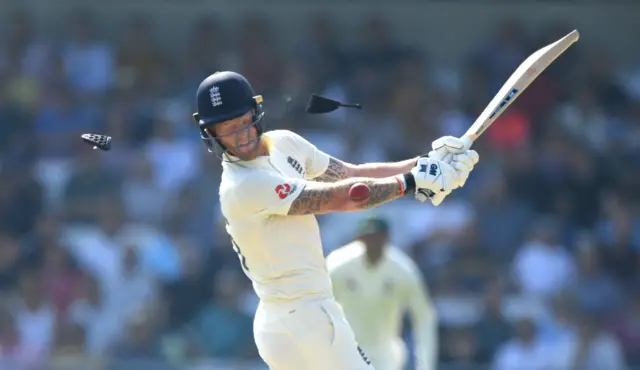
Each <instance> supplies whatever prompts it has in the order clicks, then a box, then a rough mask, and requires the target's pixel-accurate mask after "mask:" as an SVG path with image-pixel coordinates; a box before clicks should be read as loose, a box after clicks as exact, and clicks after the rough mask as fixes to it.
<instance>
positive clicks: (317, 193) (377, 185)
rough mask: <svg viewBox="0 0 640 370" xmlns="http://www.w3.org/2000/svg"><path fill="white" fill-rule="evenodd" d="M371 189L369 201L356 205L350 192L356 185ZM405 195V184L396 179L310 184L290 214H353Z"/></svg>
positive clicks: (364, 179) (296, 201)
mask: <svg viewBox="0 0 640 370" xmlns="http://www.w3.org/2000/svg"><path fill="white" fill-rule="evenodd" d="M359 182H361V183H365V184H367V185H368V186H369V189H370V193H369V198H368V199H367V200H366V201H364V202H362V203H356V202H355V201H353V200H351V199H350V198H349V189H350V188H351V186H352V185H354V184H356V183H359ZM401 196H402V185H401V184H400V183H399V182H398V181H397V180H396V179H395V178H392V177H390V178H385V179H367V178H353V179H347V180H343V181H339V182H336V183H332V184H326V183H319V182H310V183H308V184H307V187H306V188H305V189H304V190H303V191H302V192H301V193H300V195H299V196H298V198H297V199H296V200H294V201H293V203H292V204H291V208H289V213H288V214H289V215H308V214H321V213H328V212H349V211H358V210H363V209H369V208H375V207H377V206H379V205H381V204H384V203H386V202H389V201H391V200H394V199H397V198H399V197H401Z"/></svg>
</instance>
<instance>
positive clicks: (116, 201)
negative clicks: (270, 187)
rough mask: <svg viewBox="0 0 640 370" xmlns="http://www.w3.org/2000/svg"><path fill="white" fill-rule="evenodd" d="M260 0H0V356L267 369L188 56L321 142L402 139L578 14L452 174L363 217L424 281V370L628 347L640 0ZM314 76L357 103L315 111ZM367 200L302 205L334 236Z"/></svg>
mask: <svg viewBox="0 0 640 370" xmlns="http://www.w3.org/2000/svg"><path fill="white" fill-rule="evenodd" d="M267 3H268V5H266V4H267ZM255 4H256V2H252V1H234V2H226V1H204V0H201V1H197V0H191V1H180V2H178V1H159V0H158V1H151V0H133V1H128V2H124V1H118V0H112V1H110V2H104V1H98V0H92V1H86V0H85V1H74V0H67V1H63V2H49V1H44V0H8V1H4V2H2V5H0V7H1V9H2V11H1V12H0V14H1V16H2V18H3V21H2V23H1V25H0V122H1V123H0V141H1V144H0V148H1V151H0V159H1V172H0V190H1V191H0V217H1V220H0V226H1V229H0V294H1V296H2V297H1V300H0V361H2V363H1V364H0V365H1V366H0V367H2V368H7V369H39V368H55V369H87V368H91V369H134V368H140V369H253V368H256V369H260V368H262V367H260V366H261V365H260V362H259V361H257V357H256V351H255V348H254V345H253V342H252V332H251V324H252V315H253V310H254V309H255V305H256V299H255V296H254V294H253V292H252V291H251V287H250V285H249V283H248V281H247V279H246V278H245V277H244V276H243V275H242V273H241V271H240V269H239V264H238V261H237V256H235V255H234V253H233V251H232V249H231V248H230V245H229V241H228V237H227V236H226V234H225V233H224V231H223V229H222V228H221V225H220V219H219V214H218V211H217V209H218V206H217V180H218V178H219V170H220V167H219V165H218V164H217V163H216V159H215V158H214V157H212V156H210V155H209V154H207V152H206V151H205V150H204V147H203V145H202V144H201V143H200V141H199V139H198V134H197V130H196V129H195V127H194V126H193V124H192V123H191V121H190V114H191V112H192V111H193V95H194V92H195V89H196V87H197V84H198V83H199V81H200V80H201V79H202V78H203V77H205V76H206V75H208V74H210V73H212V72H214V71H216V70H224V69H232V70H237V71H240V72H242V73H244V74H245V75H246V76H247V77H248V78H249V79H250V80H251V81H252V83H253V84H254V87H255V88H256V90H257V91H258V92H260V93H262V94H263V95H264V96H265V98H266V104H265V106H266V109H267V121H268V125H269V127H270V128H289V129H293V130H295V131H297V132H299V133H301V134H303V135H305V136H307V137H308V138H309V139H310V140H311V141H312V142H314V143H315V144H316V145H317V146H318V147H320V148H321V149H323V150H325V151H327V152H328V153H330V154H332V155H334V156H336V157H338V158H341V159H344V160H347V161H352V162H356V163H359V162H364V161H382V160H384V161H389V160H399V159H405V158H408V157H410V156H414V155H416V154H418V153H422V152H425V151H426V150H428V149H429V145H430V142H431V141H432V140H433V139H434V138H436V137H438V136H440V135H444V134H454V135H456V134H460V133H461V132H463V131H464V129H465V128H466V127H467V126H468V125H469V124H470V123H471V122H472V121H473V119H474V118H475V117H476V116H477V114H478V113H479V112H480V111H481V110H482V108H483V107H484V106H485V105H486V104H487V102H488V101H489V100H490V99H491V97H492V96H493V94H494V93H495V92H496V91H497V89H498V88H499V87H500V86H501V85H502V83H503V82H504V81H505V79H506V77H508V75H509V74H510V73H511V72H512V70H513V69H514V68H515V67H516V66H517V65H518V64H519V63H520V62H521V61H522V60H524V59H525V57H526V56H527V55H529V54H530V53H531V52H532V51H534V50H535V49H537V48H538V47H541V46H543V45H546V44H548V43H549V42H551V41H553V40H555V39H557V38H559V37H560V36H562V35H564V34H565V33H567V32H568V31H570V30H571V29H573V28H578V29H579V30H580V31H581V33H582V39H581V41H580V42H579V43H578V44H576V45H575V46H574V47H573V48H572V49H571V50H570V51H568V52H567V53H566V54H565V55H563V56H562V58H561V59H559V60H558V62H557V63H556V64H554V65H553V66H552V67H551V68H550V69H549V70H548V71H547V72H545V73H544V75H543V76H542V77H540V78H539V79H538V80H537V81H536V82H535V83H534V84H533V85H532V86H531V87H530V88H529V89H528V90H527V91H526V93H525V94H524V95H523V96H521V97H520V98H519V100H518V101H517V102H516V103H515V104H514V105H513V106H512V107H511V108H509V109H508V111H507V112H506V113H505V114H504V115H503V117H502V118H501V119H500V121H499V122H497V123H496V124H495V126H494V127H493V128H492V129H490V130H489V131H488V132H487V134H486V136H484V137H483V138H482V140H481V141H480V142H479V143H478V146H477V149H478V151H479V152H480V155H481V164H480V165H479V166H477V169H476V170H475V171H474V174H473V175H472V176H471V178H470V180H469V182H468V183H467V186H466V187H465V188H464V189H462V190H459V191H456V193H455V194H454V195H453V196H452V197H450V198H449V199H448V200H447V201H446V202H445V203H444V205H443V206H441V207H438V208H433V207H429V206H426V205H420V204H417V203H416V202H414V201H412V200H410V199H406V201H404V200H403V201H398V202H395V203H392V204H389V205H387V206H384V207H381V208H380V209H378V210H375V211H374V212H372V213H375V214H380V215H383V216H385V217H387V218H388V220H389V221H390V222H391V224H392V226H393V229H392V233H393V234H392V237H393V240H394V243H395V244H396V245H398V246H399V247H401V248H403V249H405V250H406V251H407V252H408V253H410V254H411V255H412V256H413V258H414V259H415V260H416V262H417V263H418V264H419V265H420V267H421V269H422V271H423V273H424V275H425V277H426V278H427V281H428V283H429V287H430V293H431V295H432V297H433V298H434V301H435V304H436V306H437V308H438V312H439V315H440V326H441V331H440V332H441V335H440V362H441V366H440V367H439V368H440V369H449V370H455V369H461V370H462V369H489V368H492V367H493V363H494V361H496V359H504V358H506V357H512V358H516V359H518V361H517V362H519V365H517V366H515V367H509V368H504V370H510V369H514V370H526V369H537V367H536V364H537V363H538V362H539V361H540V360H541V359H543V358H544V359H548V358H553V359H557V361H561V360H562V359H563V357H564V360H566V356H571V358H570V359H569V362H570V363H573V364H574V369H580V370H582V369H585V370H591V369H594V370H602V369H610V370H613V369H619V368H620V367H619V366H620V365H621V363H622V362H624V363H626V364H628V365H635V367H636V368H638V365H640V295H639V294H640V290H639V289H638V288H639V287H640V284H639V282H640V280H639V279H638V278H639V277H640V276H639V275H638V266H639V264H640V257H639V255H638V254H639V251H640V249H639V248H640V223H639V219H638V196H637V189H638V186H639V185H640V171H638V165H639V164H640V162H639V160H640V156H639V155H640V145H639V144H638V143H640V64H639V63H638V62H639V60H640V59H639V58H640V53H639V52H640V47H639V46H638V45H639V44H638V43H637V42H636V41H634V38H635V36H636V35H638V34H639V32H640V26H639V25H638V23H637V20H636V19H637V14H640V5H639V4H637V3H631V2H606V3H605V2H599V1H567V2H564V1H551V2H536V1H515V2H508V3H505V2H493V1H462V2H458V1H450V2H449V1H447V2H418V1H410V0H396V1H394V2H383V1H367V2H364V1H358V0H352V1H329V0H326V1H325V2H324V3H323V2H311V1H293V0H271V1H269V2H261V3H260V5H259V6H256V5H255ZM79 6H82V8H80V7H79ZM311 92H317V93H323V94H326V95H328V96H332V97H336V98H340V99H345V100H349V101H354V102H360V103H362V104H363V105H364V107H365V109H364V110H363V111H356V112H349V111H338V112H336V113H334V114H331V115H327V116H324V117H311V116H308V115H305V114H304V113H303V108H304V104H305V102H306V99H307V97H308V95H309V93H311ZM287 101H289V103H286V102H287ZM83 132H105V133H108V134H109V135H112V136H113V137H114V141H115V148H114V149H113V150H112V151H111V152H109V153H100V152H97V151H92V150H90V148H88V147H87V146H86V145H85V144H83V143H82V142H81V141H80V140H79V134H80V133H83ZM365 215H366V214H348V215H346V214H340V215H327V216H323V217H320V222H321V223H322V230H323V239H324V241H325V247H326V248H327V252H328V251H329V250H331V249H333V248H335V247H337V246H338V245H340V244H341V243H343V242H345V241H348V240H350V238H351V237H353V232H354V229H355V223H356V222H357V220H358V219H359V218H360V217H363V216H365ZM527 332H528V333H529V334H531V335H530V336H527ZM409 337H410V336H408V335H407V338H409ZM529 337H531V340H529V339H528V338H529ZM507 343H524V344H523V345H522V346H520V347H518V346H515V347H514V346H508V345H507ZM518 348H519V349H520V350H519V349H518ZM554 361H555V360H554Z"/></svg>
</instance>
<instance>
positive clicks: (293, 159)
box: [287, 156, 304, 175]
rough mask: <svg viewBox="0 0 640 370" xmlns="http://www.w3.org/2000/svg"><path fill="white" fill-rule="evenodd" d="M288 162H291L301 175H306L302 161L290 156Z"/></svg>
mask: <svg viewBox="0 0 640 370" xmlns="http://www.w3.org/2000/svg"><path fill="white" fill-rule="evenodd" d="M287 163H289V164H290V165H291V167H293V169H294V170H296V172H297V173H299V174H300V175H304V168H302V165H301V164H300V162H298V161H297V160H296V159H295V158H293V157H291V156H288V157H287Z"/></svg>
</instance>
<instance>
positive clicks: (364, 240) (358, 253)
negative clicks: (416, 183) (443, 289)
mask: <svg viewBox="0 0 640 370" xmlns="http://www.w3.org/2000/svg"><path fill="white" fill-rule="evenodd" d="M357 234H358V237H357V239H356V240H355V241H353V242H351V243H349V244H347V245H345V246H343V247H341V248H338V249H336V250H335V251H333V252H332V253H331V254H329V256H328V257H327V268H328V269H329V275H330V276H331V281H332V284H333V294H334V296H335V298H336V300H337V301H338V303H340V305H341V306H342V308H343V310H344V313H345V315H346V316H347V321H348V322H349V324H350V325H351V328H352V329H353V331H354V333H355V335H356V340H357V341H358V344H360V346H361V347H362V349H363V350H364V352H365V353H366V354H367V356H369V359H370V360H371V363H372V365H373V366H374V367H375V368H376V370H403V369H405V366H406V363H407V349H406V346H405V343H404V341H403V340H402V338H401V335H402V319H403V315H404V314H405V313H407V312H408V313H409V314H410V318H411V324H412V332H413V338H414V352H415V363H416V369H417V370H435V366H436V361H437V348H438V343H437V340H438V339H437V325H438V323H437V318H436V312H435V309H434V306H433V304H432V303H431V300H430V298H429V295H428V293H427V286H426V284H425V283H424V282H423V279H422V276H421V274H420V271H419V270H418V268H417V266H416V265H415V264H414V262H413V261H412V260H411V258H410V257H409V256H407V255H406V254H405V253H404V252H402V251H401V250H400V249H398V248H395V247H393V246H391V245H389V225H388V223H387V222H386V221H385V220H383V219H380V218H369V219H366V220H364V221H363V222H362V223H361V224H360V226H359V228H358V233H357Z"/></svg>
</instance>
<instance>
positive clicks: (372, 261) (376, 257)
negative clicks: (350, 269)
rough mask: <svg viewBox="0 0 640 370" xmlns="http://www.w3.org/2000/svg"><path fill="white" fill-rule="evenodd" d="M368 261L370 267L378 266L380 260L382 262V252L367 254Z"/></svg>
mask: <svg viewBox="0 0 640 370" xmlns="http://www.w3.org/2000/svg"><path fill="white" fill-rule="evenodd" d="M366 259H367V263H368V264H369V265H370V266H373V267H375V266H377V265H378V264H379V263H380V260H382V252H380V253H367V254H366Z"/></svg>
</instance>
